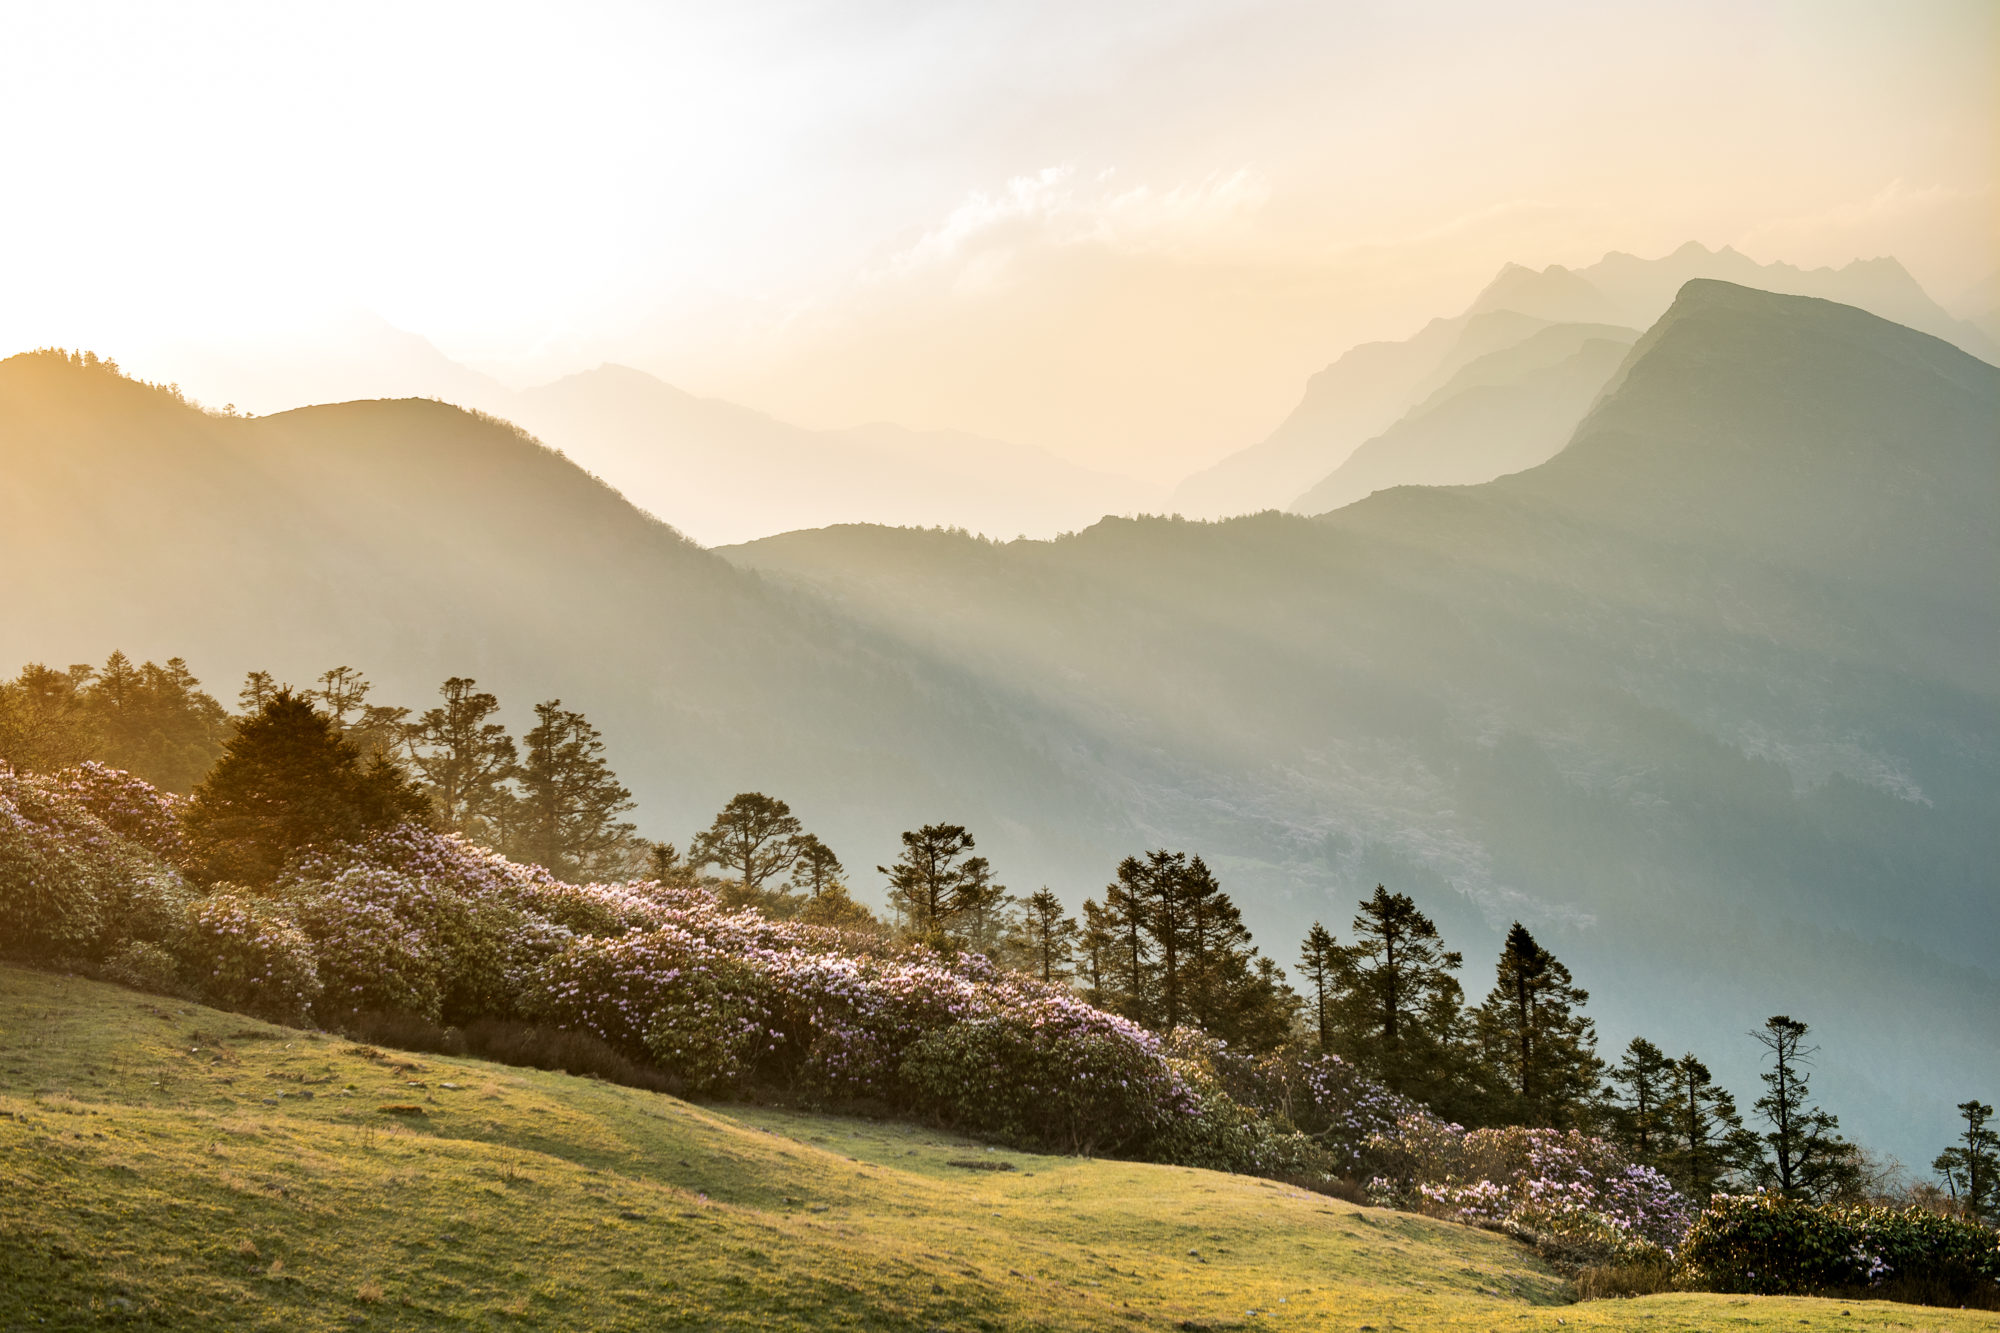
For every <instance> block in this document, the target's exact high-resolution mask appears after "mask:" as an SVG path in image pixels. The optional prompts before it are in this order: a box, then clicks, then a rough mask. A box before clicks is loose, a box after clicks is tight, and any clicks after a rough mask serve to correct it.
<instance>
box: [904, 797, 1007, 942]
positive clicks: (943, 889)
mask: <svg viewBox="0 0 2000 1333" xmlns="http://www.w3.org/2000/svg"><path fill="white" fill-rule="evenodd" d="M974 845H975V844H974V842H973V837H972V835H971V834H970V833H968V832H966V831H965V828H964V826H962V825H959V824H926V825H924V826H923V827H922V828H920V829H914V830H911V831H908V832H905V833H904V834H903V854H902V856H901V857H900V858H898V859H897V861H896V863H895V864H894V865H892V866H877V867H875V868H876V869H877V870H878V871H880V872H881V873H882V874H883V875H885V876H887V877H888V880H889V901H890V902H891V903H892V904H894V905H895V907H896V910H897V911H898V912H899V913H900V914H902V915H903V916H904V917H905V918H907V920H908V926H907V930H908V932H909V934H910V935H911V936H912V937H914V938H916V939H920V940H925V941H927V942H929V943H931V944H933V945H937V946H940V947H956V946H957V945H958V944H959V943H960V942H961V941H962V937H959V936H957V935H956V934H955V928H956V926H957V923H958V919H959V917H960V916H961V915H963V914H964V913H965V912H967V911H970V910H973V909H974V908H975V907H977V906H979V905H981V904H984V903H990V902H991V901H992V899H993V898H994V896H995V890H998V891H999V892H1000V893H1004V892H1005V890H1004V889H1001V888H1000V886H998V885H996V884H994V882H993V868H992V866H990V865H989V864H988V863H987V860H986V858H985V857H983V856H973V855H970V853H971V851H972V849H973V847H974Z"/></svg>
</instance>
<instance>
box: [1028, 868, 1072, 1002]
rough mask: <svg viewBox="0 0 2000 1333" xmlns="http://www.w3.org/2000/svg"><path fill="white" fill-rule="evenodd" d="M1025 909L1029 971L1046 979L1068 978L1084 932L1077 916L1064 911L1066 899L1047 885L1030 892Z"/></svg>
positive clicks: (1059, 979)
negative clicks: (1066, 913) (1063, 902)
mask: <svg viewBox="0 0 2000 1333" xmlns="http://www.w3.org/2000/svg"><path fill="white" fill-rule="evenodd" d="M1022 908H1023V910H1022V913H1021V954H1022V956H1023V958H1024V959H1025V961H1026V962H1027V965H1028V970H1029V971H1031V972H1033V973H1034V974H1035V975H1036V976H1038V977H1040V978H1041V979H1042V980H1043V981H1062V980H1065V979H1067V978H1068V977H1069V975H1070V971H1071V960H1072V958H1073V957H1074V955H1075V951H1076V941H1077V936H1078V934H1079V933H1080V932H1079V931H1078V929H1077V924H1076V918H1075V917H1072V916H1067V915H1065V914H1064V912H1063V905H1062V899H1060V898H1058V897H1056V896H1055V894H1054V893H1052V892H1050V891H1049V887H1048V886H1047V885H1046V884H1045V885H1043V886H1042V887H1041V888H1039V889H1036V890H1035V891H1034V892H1033V893H1031V894H1029V895H1028V897H1027V900H1026V901H1025V902H1024V903H1023V904H1022Z"/></svg>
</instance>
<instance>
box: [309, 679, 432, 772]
mask: <svg viewBox="0 0 2000 1333" xmlns="http://www.w3.org/2000/svg"><path fill="white" fill-rule="evenodd" d="M374 688H375V687H374V685H372V684H370V683H369V680H368V678H367V677H366V676H364V675H362V674H361V673H360V672H359V671H356V670H355V669H354V668H353V667H350V666H337V667H335V668H333V670H331V671H326V672H322V673H321V674H320V678H319V688H318V689H316V690H309V691H307V692H306V694H307V697H308V698H311V699H317V700H318V701H319V703H320V705H321V706H322V707H323V708H325V710H326V712H327V715H328V716H329V717H331V718H332V719H333V725H334V726H335V728H337V729H338V730H339V732H340V734H341V735H343V736H345V737H346V738H347V739H348V740H349V741H350V742H351V743H352V744H353V746H354V748H355V749H357V750H359V751H360V752H361V754H362V756H363V757H364V758H373V757H374V756H376V755H381V756H383V757H384V758H387V759H389V760H392V761H394V762H398V763H400V762H401V759H402V754H403V751H404V749H405V747H406V746H407V745H408V743H409V741H410V740H411V735H410V723H409V719H410V710H409V709H407V708H393V707H388V706H384V705H377V704H371V703H369V702H368V695H369V693H370V692H371V691H373V690H374ZM349 714H352V715H353V716H351V717H350V716H349Z"/></svg>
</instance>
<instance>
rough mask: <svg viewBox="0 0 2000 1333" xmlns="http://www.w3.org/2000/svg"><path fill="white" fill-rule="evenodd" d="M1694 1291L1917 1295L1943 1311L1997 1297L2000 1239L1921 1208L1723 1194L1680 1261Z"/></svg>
mask: <svg viewBox="0 0 2000 1333" xmlns="http://www.w3.org/2000/svg"><path fill="white" fill-rule="evenodd" d="M1680 1275H1681V1278H1682V1280H1683V1281H1684V1283H1686V1284H1687V1285H1689V1286H1699V1287H1703V1288H1706V1289H1707V1290H1710V1291H1728V1292H1745V1293H1750V1294H1755V1295H1773V1296H1776V1295H1800V1296H1809V1295H1813V1294H1815V1293H1820V1292H1837V1291H1850V1290H1858V1289H1864V1288H1875V1289H1880V1288H1883V1287H1887V1286H1892V1285H1901V1286H1904V1287H1905V1288H1908V1287H1910V1286H1915V1287H1918V1288H1920V1289H1925V1290H1920V1291H1919V1292H1918V1293H1916V1294H1921V1295H1923V1296H1925V1297H1929V1298H1932V1299H1936V1300H1940V1301H1943V1302H1946V1303H1958V1302H1963V1301H1966V1300H1968V1299H1969V1298H1976V1299H1982V1300H1983V1301H1985V1302H1988V1303H1990V1302H1991V1301H1992V1300H1993V1299H1994V1298H1995V1297H1996V1296H2000V1233H1996V1232H1994V1231H1991V1230H1989V1229H1987V1228H1986V1227H1983V1226H1980V1225H1979V1224H1978V1223H1976V1222H1969V1221H1966V1220H1964V1219H1961V1218H1954V1217H1942V1216H1939V1215H1938V1214H1936V1213H1931V1212H1926V1211H1925V1210H1923V1209H1921V1208H1878V1207H1870V1206H1866V1205H1862V1206H1856V1207H1847V1208H1843V1207H1835V1206H1833V1205H1827V1204H1810V1203H1802V1202H1799V1201H1796V1200H1792V1199H1787V1198H1785V1197H1784V1196H1783V1195H1779V1194H1765V1193H1758V1194H1744V1195H1727V1194H1718V1195H1716V1196H1715V1197H1714V1199H1713V1200H1711V1201H1710V1204H1709V1206H1708V1207H1707V1208H1706V1209H1704V1210H1703V1211H1702V1214H1701V1216H1700V1217H1699V1218H1697V1219H1696V1220H1695V1223H1694V1226H1693V1228H1692V1229H1691V1230H1690V1231H1689V1232H1688V1235H1687V1240H1686V1243H1685V1244H1684V1245H1683V1246H1682V1248H1681V1253H1680Z"/></svg>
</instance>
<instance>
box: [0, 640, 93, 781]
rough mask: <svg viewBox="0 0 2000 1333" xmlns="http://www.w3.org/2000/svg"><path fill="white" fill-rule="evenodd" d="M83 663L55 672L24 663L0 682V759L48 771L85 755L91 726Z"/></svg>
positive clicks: (22, 767)
mask: <svg viewBox="0 0 2000 1333" xmlns="http://www.w3.org/2000/svg"><path fill="white" fill-rule="evenodd" d="M93 674H94V673H93V672H92V670H91V668H90V667H89V665H87V664H79V665H77V666H73V667H71V668H69V670H67V671H57V670H55V669H54V668H52V667H46V666H43V665H42V664H41V663H40V662H30V663H28V664H27V665H26V666H24V667H22V668H21V672H20V674H19V675H17V676H15V677H14V679H13V680H11V681H5V682H0V759H4V760H6V761H7V762H8V763H9V764H12V765H13V766H14V767H15V768H18V769H20V770H21V771H23V772H25V773H50V772H54V771H55V770H56V769H59V768H68V767H70V766H71V765H73V764H80V763H82V762H83V761H84V760H86V759H88V758H90V754H91V749H92V747H93V746H94V745H95V743H96V739H97V736H96V729H95V728H94V727H93V726H92V723H91V717H90V711H89V708H88V707H87V706H86V704H85V702H84V698H83V690H84V687H85V686H87V685H88V684H89V683H90V678H91V676H92V675H93Z"/></svg>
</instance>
